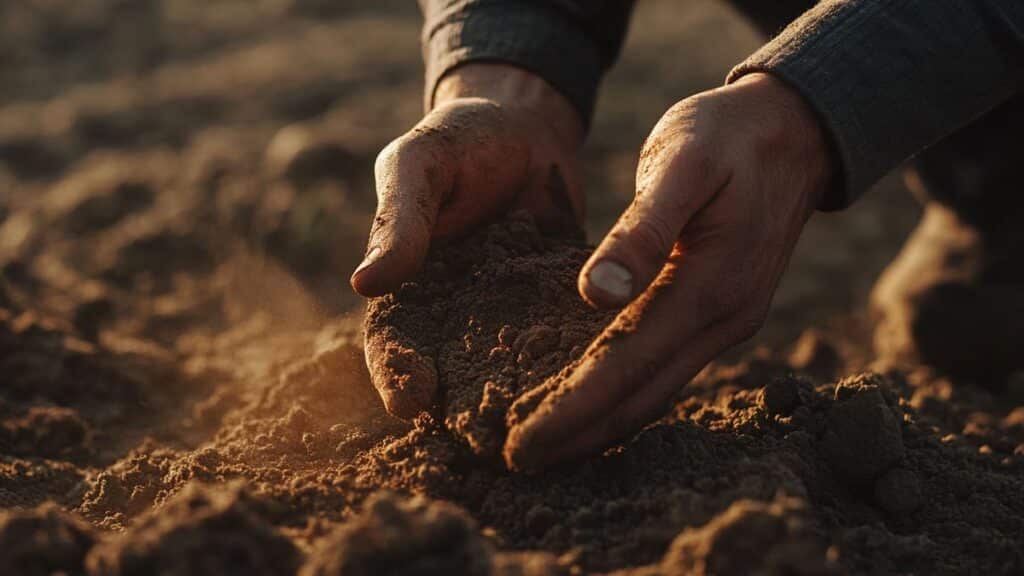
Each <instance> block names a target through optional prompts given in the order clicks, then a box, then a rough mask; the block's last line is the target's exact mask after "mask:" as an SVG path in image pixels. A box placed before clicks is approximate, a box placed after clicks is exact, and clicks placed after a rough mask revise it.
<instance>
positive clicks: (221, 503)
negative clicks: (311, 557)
mask: <svg viewBox="0 0 1024 576" xmlns="http://www.w3.org/2000/svg"><path fill="white" fill-rule="evenodd" d="M262 514H263V513H262V510H261V503H260V502H258V501H257V500H255V499H254V498H253V497H252V496H250V495H249V494H248V492H247V491H246V490H245V489H244V488H243V487H242V485H241V484H238V483H235V484H229V485H227V486H222V487H218V488H209V487H205V486H201V485H198V484H192V485H189V486H187V487H186V488H185V489H183V490H182V491H181V492H180V493H179V494H178V495H177V496H175V497H174V498H173V499H171V500H170V501H168V502H167V504H166V505H165V506H164V507H163V508H162V509H158V510H154V511H153V512H152V513H150V514H147V515H146V516H144V517H142V518H140V520H139V522H138V523H137V524H135V525H134V526H132V528H131V529H130V530H128V531H127V532H125V533H124V534H121V535H119V536H116V537H113V538H112V539H110V540H109V541H107V542H103V543H101V544H99V545H98V546H96V548H94V549H93V551H92V552H91V553H90V554H89V556H88V558H87V559H86V562H87V565H88V567H89V570H90V573H92V574H94V575H96V576H105V575H110V576H113V575H121V576H130V575H138V576H143V575H150V574H166V575H180V576H189V575H195V576H203V575H210V576H214V575H221V574H239V573H244V574H257V575H267V576H271V575H273V576H277V575H287V574H293V573H294V572H295V570H296V568H297V567H298V564H299V561H300V555H299V552H298V550H297V549H296V548H295V546H294V545H293V544H292V543H291V541H290V540H288V539H287V538H285V537H284V536H282V535H281V534H279V533H278V532H277V530H276V529H274V528H273V527H272V526H271V525H270V524H269V522H268V521H267V520H266V519H265V518H264V517H263V515H262Z"/></svg>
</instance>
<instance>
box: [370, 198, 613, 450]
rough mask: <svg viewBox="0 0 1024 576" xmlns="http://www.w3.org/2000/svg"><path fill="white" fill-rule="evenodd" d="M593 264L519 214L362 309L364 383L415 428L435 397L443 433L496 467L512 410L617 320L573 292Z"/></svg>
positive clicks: (430, 262) (437, 255) (455, 247)
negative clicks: (440, 407) (587, 266)
mask: <svg viewBox="0 0 1024 576" xmlns="http://www.w3.org/2000/svg"><path fill="white" fill-rule="evenodd" d="M589 254H590V249H589V248H587V247H586V246H585V245H582V244H581V243H579V242H572V241H567V240H559V239H555V238H548V237H544V236H543V235H542V234H541V232H540V231H539V230H538V228H537V226H536V224H535V223H534V221H533V219H532V218H530V216H529V215H528V214H526V213H525V212H519V213H516V214H513V215H512V216H510V217H509V218H508V219H507V220H505V221H502V222H498V223H496V224H492V225H490V226H488V227H487V228H485V229H484V230H482V231H481V232H479V233H477V234H474V235H472V236H470V237H468V238H466V239H463V240H461V241H459V242H457V243H454V244H452V245H450V246H447V247H441V248H439V249H437V250H435V251H434V252H433V253H431V254H430V255H429V256H428V258H427V262H426V264H425V266H424V271H423V272H422V273H421V274H420V275H418V276H417V277H416V278H414V279H413V280H412V281H411V282H408V283H406V284H405V285H403V286H402V288H401V289H399V290H398V291H397V292H395V293H394V294H391V295H388V296H384V297H382V298H375V299H373V300H371V301H370V304H369V307H368V309H367V314H366V326H365V330H366V335H367V336H366V338H367V347H368V348H369V349H370V353H369V354H368V361H369V365H370V376H371V378H372V379H373V382H374V385H375V386H376V387H377V388H378V389H382V390H384V393H382V396H383V397H384V398H385V403H388V399H389V398H394V400H392V401H391V405H389V406H388V407H389V409H391V411H392V412H394V413H396V414H397V415H399V416H404V417H407V418H411V417H413V416H415V415H416V413H417V412H418V410H413V409H406V404H412V405H418V406H421V407H424V408H430V407H431V404H430V399H431V397H432V395H433V393H434V391H435V388H439V389H440V390H439V392H440V397H439V401H440V402H441V403H442V404H443V407H444V408H443V417H444V422H445V425H446V426H447V427H448V429H449V430H451V431H452V432H453V433H454V434H455V435H456V436H458V437H460V438H462V439H463V440H464V441H465V442H466V443H467V445H468V446H469V447H470V449H471V450H472V451H473V452H474V453H475V454H477V455H479V456H481V457H483V458H490V459H495V458H496V457H497V456H498V454H499V453H500V450H501V446H502V444H503V443H504V441H505V434H506V427H505V419H506V412H507V411H508V410H509V408H510V407H511V406H512V404H513V403H514V402H515V401H516V400H517V399H518V398H519V397H521V396H522V395H524V394H526V393H527V392H529V391H530V390H532V389H534V388H536V387H537V386H538V385H540V384H541V383H543V382H544V381H545V380H546V379H547V378H549V377H551V376H553V375H554V374H555V373H557V372H558V371H559V370H561V369H562V368H564V367H565V366H566V365H567V364H570V363H571V362H572V361H574V360H575V359H577V358H579V357H580V355H581V354H582V353H583V350H584V349H585V348H586V346H587V344H588V343H589V342H590V341H591V340H592V339H593V338H594V337H595V336H597V335H598V334H599V333H600V332H601V330H602V329H603V328H604V327H605V326H606V325H607V324H608V322H609V321H610V320H611V319H612V317H613V316H614V312H606V311H605V312H602V311H597V310H594V309H593V308H591V307H590V306H588V305H587V304H586V303H585V302H584V301H583V299H582V298H580V296H579V294H578V292H577V291H576V277H577V274H578V273H579V270H580V267H581V266H582V265H583V263H584V262H585V261H586V259H587V256H589ZM409 396H412V397H413V398H423V399H425V400H418V401H410V400H409V399H408V397H409ZM400 403H401V404H400Z"/></svg>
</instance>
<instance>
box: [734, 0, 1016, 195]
mask: <svg viewBox="0 0 1024 576" xmlns="http://www.w3.org/2000/svg"><path fill="white" fill-rule="evenodd" d="M755 71H762V72H769V73H771V74H774V75H776V76H777V77H780V78H782V79H783V80H785V81H786V82H788V83H789V84H790V85H791V86H792V87H794V88H796V90H797V91H798V92H800V93H801V94H802V95H803V96H804V98H805V99H806V100H807V101H808V102H809V103H810V105H811V106H812V107H813V108H814V109H815V110H816V112H817V113H818V115H819V117H820V119H821V121H822V123H823V125H824V127H825V128H826V130H827V131H828V132H829V133H830V135H831V137H832V140H833V143H834V144H835V147H836V150H837V152H838V155H839V159H840V161H841V164H842V172H843V174H842V176H843V178H842V184H841V189H839V190H835V191H832V193H831V194H830V195H829V196H828V197H827V199H826V201H825V203H824V204H823V205H822V208H825V209H835V208H841V207H843V206H846V205H848V204H849V203H851V202H852V201H853V200H854V199H855V198H856V197H857V196H859V195H860V194H861V193H862V192H863V191H864V190H865V189H866V188H868V187H869V186H870V185H871V184H873V183H874V182H875V181H877V180H878V179H879V178H880V177H881V176H883V175H884V174H885V173H886V172H888V171H889V170H891V169H892V168H894V167H895V166H896V165H898V164H899V163H900V162H902V161H904V160H905V159H907V158H908V157H910V156H912V155H913V154H915V153H916V152H918V151H920V150H921V149H923V148H925V147H927V146H929V145H930V144H933V143H935V142H936V141H938V140H939V139H941V138H942V137H944V136H946V135H948V134H950V133H952V132H954V131H955V130H956V129H958V128H960V127H961V126H963V125H965V124H967V123H968V122H970V121H971V120H973V119H974V118H976V117H977V116H979V115H981V114H983V113H984V112H986V111H987V110H989V109H991V108H992V107H994V106H996V105H998V104H999V103H1000V102H1003V101H1005V100H1006V99H1008V98H1009V97H1010V96H1012V95H1013V94H1014V93H1015V92H1017V91H1019V90H1020V89H1021V87H1022V85H1024V2H1020V0H972V1H969V2H968V1H963V0H905V1H899V2H896V1H889V2H883V1H879V0H825V1H824V2H821V3H820V4H818V5H817V6H816V7H815V8H814V9H812V10H810V11H808V12H807V13H806V14H805V15H804V16H802V17H801V18H800V19H799V20H797V21H796V22H794V23H793V24H792V25H791V26H789V27H788V28H787V29H786V30H784V31H783V32H782V34H780V35H779V36H778V37H777V38H776V39H774V40H773V41H772V42H770V43H769V44H767V45H766V46H765V47H763V48H762V49H761V50H759V51H758V52H756V53H755V54H754V55H753V56H751V57H750V58H749V59H748V60H747V61H746V62H744V63H743V64H741V65H740V66H738V67H737V68H736V69H734V70H733V71H732V72H731V73H730V75H729V81H730V82H732V81H734V80H735V79H737V78H739V77H741V76H743V75H745V74H748V73H750V72H755Z"/></svg>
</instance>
